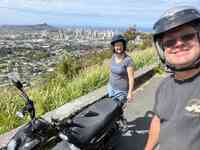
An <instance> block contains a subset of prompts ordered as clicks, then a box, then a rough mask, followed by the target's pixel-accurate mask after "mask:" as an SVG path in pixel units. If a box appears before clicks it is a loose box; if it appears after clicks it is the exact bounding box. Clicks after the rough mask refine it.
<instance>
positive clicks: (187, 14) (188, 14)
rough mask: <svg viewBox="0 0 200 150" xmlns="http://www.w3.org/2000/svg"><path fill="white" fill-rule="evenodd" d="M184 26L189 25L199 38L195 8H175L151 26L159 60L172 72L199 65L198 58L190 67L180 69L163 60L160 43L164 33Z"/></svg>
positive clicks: (199, 13)
mask: <svg viewBox="0 0 200 150" xmlns="http://www.w3.org/2000/svg"><path fill="white" fill-rule="evenodd" d="M185 24H189V25H191V26H192V27H193V28H194V29H195V30H196V31H197V32H198V33H199V34H198V38H199V37H200V12H199V11H198V10H197V9H196V8H194V7H190V6H177V7H173V8H171V9H169V10H167V11H166V12H165V13H164V14H163V15H162V16H161V18H160V19H159V20H158V21H157V22H156V23H155V24H154V26H153V30H154V33H153V40H154V45H155V47H156V49H157V52H158V55H159V58H160V60H161V62H162V63H165V64H166V66H167V67H168V68H170V69H171V70H172V71H185V70H190V69H193V68H196V67H199V65H200V56H199V57H198V59H197V60H194V62H193V64H192V65H189V66H185V67H181V68H177V67H176V66H175V65H172V64H170V63H168V62H167V61H166V59H165V56H164V48H163V46H162V43H161V41H160V39H161V37H162V35H163V34H164V33H165V32H168V31H170V30H172V29H174V28H176V27H179V26H182V25H185Z"/></svg>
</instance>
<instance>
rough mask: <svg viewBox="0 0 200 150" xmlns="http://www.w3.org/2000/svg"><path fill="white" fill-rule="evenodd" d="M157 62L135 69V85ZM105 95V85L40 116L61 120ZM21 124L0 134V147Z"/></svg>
mask: <svg viewBox="0 0 200 150" xmlns="http://www.w3.org/2000/svg"><path fill="white" fill-rule="evenodd" d="M157 66H158V65H157V64H154V65H151V66H148V67H145V68H143V69H141V70H137V71H136V72H135V87H136V88H137V87H138V86H139V85H141V84H142V83H143V82H145V81H146V80H148V79H149V78H150V77H152V76H153V74H154V69H155V68H156V67H157ZM105 96H107V86H103V87H101V88H99V89H97V90H94V91H92V92H90V93H88V94H87V95H84V96H81V97H79V98H77V99H75V100H74V101H72V102H69V103H66V104H64V105H63V106H61V107H59V108H57V109H55V110H52V111H50V112H48V113H46V114H45V115H43V116H42V117H43V118H45V119H46V120H47V121H49V122H51V119H52V118H55V119H58V120H62V119H64V118H67V117H69V116H71V115H73V114H75V113H77V112H78V111H80V110H81V109H83V108H84V107H87V106H88V105H90V104H92V103H94V102H96V101H98V100H100V99H102V98H103V97H105ZM21 127H22V126H20V127H18V128H16V129H13V130H11V131H10V132H7V133H5V134H3V135H0V149H1V148H3V147H5V145H6V144H7V143H8V141H9V140H10V139H11V138H12V136H13V135H14V134H15V133H16V131H17V130H18V129H19V128H21Z"/></svg>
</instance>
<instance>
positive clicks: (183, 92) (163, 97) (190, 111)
mask: <svg viewBox="0 0 200 150" xmlns="http://www.w3.org/2000/svg"><path fill="white" fill-rule="evenodd" d="M154 112H155V113H156V114H157V115H158V116H159V117H160V120H161V130H160V137H159V145H160V150H200V76H199V74H198V75H196V76H195V77H193V78H191V79H188V80H185V81H176V80H175V79H174V77H173V75H171V76H168V77H167V78H166V79H164V80H163V81H162V82H161V84H160V86H159V88H158V90H157V92H156V102H155V105H154Z"/></svg>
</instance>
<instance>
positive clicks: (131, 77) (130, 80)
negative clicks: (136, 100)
mask: <svg viewBox="0 0 200 150" xmlns="http://www.w3.org/2000/svg"><path fill="white" fill-rule="evenodd" d="M127 72H128V83H129V89H128V95H127V99H128V101H129V102H130V101H132V100H133V89H134V69H133V67H132V66H129V67H127Z"/></svg>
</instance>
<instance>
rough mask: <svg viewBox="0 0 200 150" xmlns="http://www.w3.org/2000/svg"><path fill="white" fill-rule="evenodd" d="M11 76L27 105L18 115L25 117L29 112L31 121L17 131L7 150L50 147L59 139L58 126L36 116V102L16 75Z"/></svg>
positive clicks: (29, 149) (30, 149)
mask: <svg viewBox="0 0 200 150" xmlns="http://www.w3.org/2000/svg"><path fill="white" fill-rule="evenodd" d="M9 78H10V79H11V81H12V83H13V84H14V86H15V87H16V88H17V89H18V90H19V91H20V94H21V97H22V98H23V99H24V100H25V106H24V107H23V108H22V109H21V110H20V111H19V112H17V113H16V115H17V116H18V117H20V118H24V117H25V115H26V114H28V115H29V116H30V118H31V121H30V122H28V123H27V124H26V125H24V126H22V127H21V128H20V129H19V130H18V131H17V132H16V134H15V135H14V137H12V139H11V140H10V141H9V142H8V145H7V150H32V149H36V150H37V149H44V147H46V148H45V149H48V146H50V145H52V144H53V143H55V142H56V141H57V139H58V130H57V128H55V126H54V125H53V124H51V123H49V122H48V121H46V120H45V119H43V118H41V117H36V114H35V107H34V103H33V101H32V100H31V99H30V98H29V97H28V95H27V94H26V92H25V90H24V88H23V84H22V83H21V82H20V81H19V80H18V79H17V78H16V77H15V75H10V76H9Z"/></svg>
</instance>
